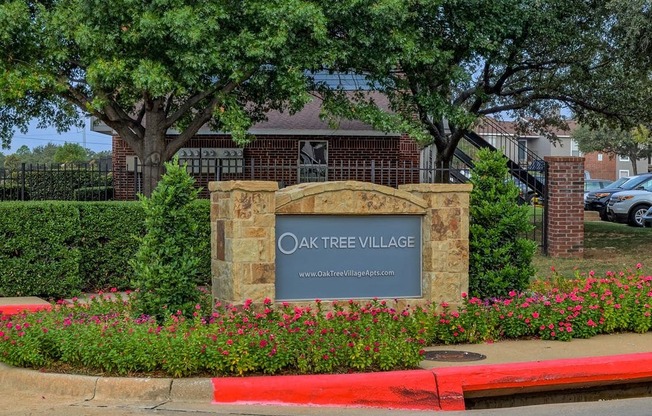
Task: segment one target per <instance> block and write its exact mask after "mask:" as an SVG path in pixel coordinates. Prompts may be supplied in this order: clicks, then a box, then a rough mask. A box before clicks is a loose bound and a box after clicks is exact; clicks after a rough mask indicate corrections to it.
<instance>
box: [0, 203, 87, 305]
mask: <svg viewBox="0 0 652 416" xmlns="http://www.w3.org/2000/svg"><path fill="white" fill-rule="evenodd" d="M0 218H2V227H0V296H42V297H46V298H60V297H64V296H68V295H70V294H74V293H78V292H79V290H80V288H81V287H82V279H81V277H80V274H79V263H80V259H81V253H80V249H79V246H80V240H79V234H78V232H79V210H78V208H77V206H75V205H74V204H66V203H53V202H52V203H50V202H45V203H32V202H20V203H15V202H7V203H2V204H0Z"/></svg>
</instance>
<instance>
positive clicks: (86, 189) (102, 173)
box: [0, 163, 114, 201]
mask: <svg viewBox="0 0 652 416" xmlns="http://www.w3.org/2000/svg"><path fill="white" fill-rule="evenodd" d="M113 190H114V188H113V169H112V167H111V165H110V164H106V163H104V164H94V163H83V164H82V163H77V164H63V165H42V164H38V165H32V164H29V165H28V164H26V163H22V164H20V165H19V166H16V167H13V168H11V167H5V168H3V169H1V170H0V201H29V200H31V201H36V200H68V201H75V200H76V201H108V200H112V199H113V198H114V195H113Z"/></svg>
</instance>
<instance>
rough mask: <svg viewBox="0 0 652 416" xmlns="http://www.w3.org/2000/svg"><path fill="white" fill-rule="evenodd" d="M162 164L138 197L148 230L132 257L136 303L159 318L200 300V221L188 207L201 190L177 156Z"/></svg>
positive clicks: (188, 309) (187, 309) (184, 311)
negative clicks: (153, 180) (150, 185)
mask: <svg viewBox="0 0 652 416" xmlns="http://www.w3.org/2000/svg"><path fill="white" fill-rule="evenodd" d="M165 170H166V173H165V175H163V177H162V178H161V181H160V182H159V183H158V185H157V186H156V188H155V189H154V191H153V192H152V196H151V197H149V198H147V197H141V202H142V206H143V209H144V210H145V228H146V230H147V234H146V235H145V237H144V238H143V240H142V244H141V246H140V248H139V250H138V253H136V257H135V258H134V259H133V261H132V262H131V265H132V266H133V268H134V287H135V288H136V289H137V290H138V293H137V294H136V296H135V299H134V307H135V309H136V311H138V312H139V313H141V314H144V315H148V316H154V317H156V318H157V320H158V321H159V322H162V321H163V320H164V319H165V318H166V315H168V314H169V313H176V312H177V311H180V312H181V313H182V314H183V315H184V316H192V313H193V312H194V311H195V309H194V308H195V305H197V304H199V303H200V302H201V292H200V291H199V290H198V289H197V283H198V281H199V267H200V263H201V253H200V251H199V250H200V248H199V247H198V246H197V244H196V241H197V240H196V236H197V234H198V229H199V224H198V222H197V219H196V218H195V217H194V216H193V212H192V210H191V209H190V204H191V203H192V202H193V201H195V200H196V199H197V194H198V193H199V190H198V189H195V187H194V183H195V180H194V178H192V176H190V175H189V174H188V172H187V169H186V166H179V164H178V163H177V161H176V160H174V161H173V162H168V163H165Z"/></svg>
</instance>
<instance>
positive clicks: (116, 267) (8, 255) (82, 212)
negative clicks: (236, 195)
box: [0, 200, 211, 298]
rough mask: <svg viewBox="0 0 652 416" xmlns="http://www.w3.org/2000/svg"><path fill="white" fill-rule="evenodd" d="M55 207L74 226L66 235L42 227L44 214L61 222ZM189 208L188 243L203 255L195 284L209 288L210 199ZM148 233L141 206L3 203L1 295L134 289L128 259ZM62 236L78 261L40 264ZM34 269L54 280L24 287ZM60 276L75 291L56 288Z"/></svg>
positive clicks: (59, 294) (65, 286)
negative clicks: (194, 223)
mask: <svg viewBox="0 0 652 416" xmlns="http://www.w3.org/2000/svg"><path fill="white" fill-rule="evenodd" d="M53 206H55V207H59V206H62V207H67V208H66V210H64V211H62V212H63V214H61V215H63V217H62V218H61V222H62V224H68V225H69V226H70V228H67V229H66V230H65V233H62V232H49V231H47V230H51V229H52V227H51V226H50V225H48V224H49V223H48V222H44V225H43V227H41V226H40V223H39V221H41V218H42V217H43V215H44V214H43V212H44V210H46V212H48V214H47V217H48V221H50V222H52V223H56V222H57V221H58V217H59V215H60V214H59V212H60V210H59V209H53V208H51V207H53ZM62 209H63V208H62ZM69 210H73V212H74V213H75V214H74V217H75V219H74V221H72V220H70V218H69V216H70V212H69ZM188 210H189V212H190V215H192V217H193V218H195V219H196V220H197V222H198V227H197V230H196V233H195V234H193V235H191V236H189V241H191V242H190V243H189V245H190V246H192V247H195V248H196V249H197V251H198V252H199V253H200V261H199V264H198V266H197V273H196V275H195V276H196V279H197V284H199V285H203V286H205V285H209V284H210V282H211V270H210V222H209V217H210V207H209V201H207V200H199V201H195V202H194V203H192V204H191V205H190V206H189V207H188ZM23 225H24V226H23ZM48 227H49V228H48ZM144 234H145V214H144V211H143V208H142V206H141V205H140V204H139V203H138V202H31V203H24V202H3V203H1V204H0V239H1V240H0V296H18V295H19V294H20V295H21V296H45V297H53V298H56V297H64V296H72V295H73V294H75V293H77V292H78V291H79V290H81V291H93V292H94V291H98V290H106V289H109V288H114V287H115V288H117V289H121V290H123V289H133V287H132V286H131V279H132V278H133V273H132V269H131V266H130V265H129V261H130V260H131V259H132V258H133V257H134V256H135V254H136V252H137V251H138V247H139V245H140V242H139V239H138V238H139V237H142V236H143V235H144ZM61 236H68V237H66V238H68V239H69V240H70V241H74V242H75V244H74V247H72V249H71V250H72V251H71V253H72V254H74V255H73V258H75V259H76V260H75V261H74V262H73V263H70V262H63V263H62V261H63V260H62V261H54V262H49V261H43V262H37V261H36V260H35V259H36V258H37V257H38V254H39V253H40V252H41V251H43V253H48V252H49V250H50V249H51V248H52V247H57V246H59V245H60V244H61V243H60V241H59V240H60V238H61ZM50 240H51V241H50ZM66 241H68V240H66ZM25 253H31V254H29V255H27V254H25ZM72 254H71V255H72ZM68 260H69V259H66V261H68ZM32 263H33V264H32ZM63 264H66V265H69V266H70V269H69V270H68V272H65V273H64V271H62V270H61V269H62V267H63ZM35 269H38V270H39V276H51V277H52V279H49V278H48V277H45V278H43V277H38V279H36V280H34V281H33V282H32V281H30V282H29V283H25V282H24V280H25V279H28V277H27V276H29V275H31V274H32V273H33V271H34V270H35ZM61 275H65V276H67V277H66V282H75V284H74V287H73V286H71V284H68V283H66V282H63V286H62V287H61V288H60V290H59V289H57V290H53V289H52V286H56V285H57V283H56V282H57V279H59V277H58V276H61ZM19 276H22V277H20V278H19ZM43 285H45V286H43ZM42 286H43V287H42Z"/></svg>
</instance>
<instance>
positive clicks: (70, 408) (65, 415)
mask: <svg viewBox="0 0 652 416" xmlns="http://www.w3.org/2000/svg"><path fill="white" fill-rule="evenodd" d="M435 414H441V415H442V416H444V415H445V416H462V415H464V416H498V415H500V416H517V415H518V416H522V415H528V416H544V415H546V416H547V415H556V416H562V415H563V416H600V415H618V416H649V415H650V414H652V398H636V399H623V400H606V401H598V402H583V403H564V404H546V405H537V406H527V407H512V408H501V409H488V410H469V411H461V412H411V411H393V410H382V409H350V408H349V409H343V408H327V407H293V406H244V405H243V406H231V405H229V406H224V405H210V404H188V403H171V402H170V403H165V404H158V405H154V404H151V403H149V404H142V403H141V404H139V403H97V402H93V401H91V402H84V401H80V400H79V399H77V398H66V397H55V396H51V397H45V396H40V395H37V394H34V393H29V392H25V391H21V389H20V386H15V388H10V389H5V390H4V391H3V392H2V393H1V394H0V415H2V416H5V415H6V416H27V415H30V416H31V415H34V416H109V415H110V416H144V415H150V416H153V415H161V416H425V415H430V416H433V415H435Z"/></svg>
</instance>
